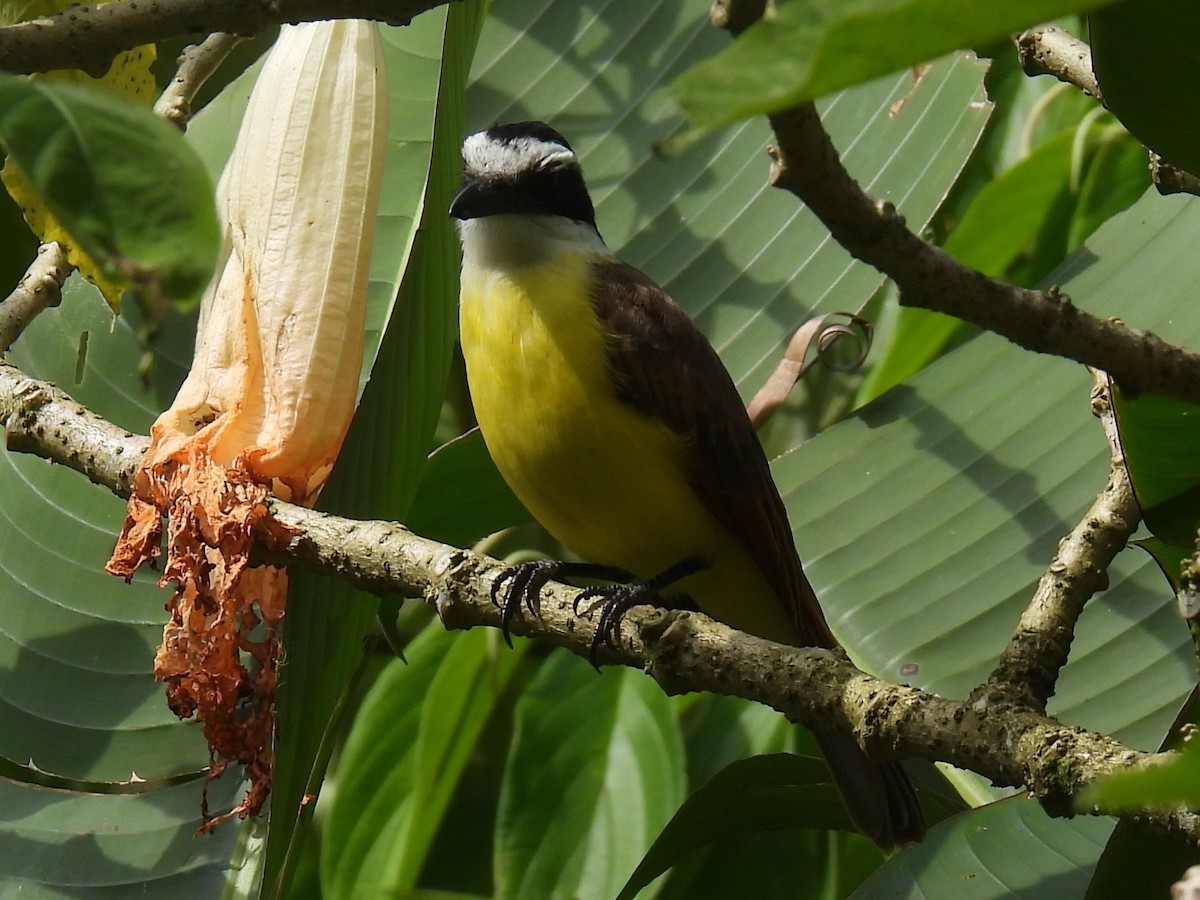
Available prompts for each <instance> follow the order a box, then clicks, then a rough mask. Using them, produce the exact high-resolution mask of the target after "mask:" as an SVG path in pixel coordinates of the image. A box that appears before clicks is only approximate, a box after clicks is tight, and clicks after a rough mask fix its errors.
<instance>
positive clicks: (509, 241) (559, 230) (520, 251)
mask: <svg viewBox="0 0 1200 900" xmlns="http://www.w3.org/2000/svg"><path fill="white" fill-rule="evenodd" d="M458 233H459V237H460V238H461V239H462V248H463V268H464V269H468V268H476V267H483V268H487V269H513V268H520V267H522V266H531V265H538V264H541V263H546V262H548V261H550V260H552V259H555V258H556V257H559V256H561V255H564V254H579V253H591V254H596V255H598V256H605V257H611V256H612V251H611V250H609V249H608V246H607V245H606V244H605V243H604V239H603V238H602V237H600V233H599V232H598V231H596V229H595V228H593V227H592V226H591V225H589V224H587V223H586V222H576V221H574V220H573V219H566V218H563V217H562V216H525V215H499V216H484V217H482V218H478V219H467V220H466V221H464V222H459V223H458Z"/></svg>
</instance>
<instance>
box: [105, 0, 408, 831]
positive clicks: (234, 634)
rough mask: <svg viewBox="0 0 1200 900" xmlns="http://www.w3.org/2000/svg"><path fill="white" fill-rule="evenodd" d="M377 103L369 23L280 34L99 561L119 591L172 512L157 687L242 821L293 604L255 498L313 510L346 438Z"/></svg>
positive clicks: (149, 553) (256, 782)
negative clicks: (205, 282)
mask: <svg viewBox="0 0 1200 900" xmlns="http://www.w3.org/2000/svg"><path fill="white" fill-rule="evenodd" d="M386 102H387V86H386V82H385V78H384V63H383V58H382V48H381V46H380V42H379V34H378V30H377V29H376V27H375V26H374V25H372V24H370V23H367V22H360V21H353V20H341V21H332V22H317V23H307V24H302V25H296V26H285V27H284V28H283V30H282V31H281V33H280V36H279V39H278V41H277V42H276V44H275V47H274V48H273V49H272V50H271V53H270V55H269V56H268V58H267V60H266V63H265V65H264V67H263V70H262V72H261V74H260V75H259V78H258V82H257V84H256V86H255V88H254V91H253V93H252V94H251V97H250V102H249V106H248V107H247V109H246V114H245V117H244V118H243V120H242V126H241V130H240V132H239V134H238V139H237V143H236V144H235V147H234V151H233V155H232V156H231V157H230V160H229V163H228V164H227V165H226V167H225V171H224V173H223V175H222V177H221V180H220V182H219V184H218V186H217V208H218V212H219V213H220V215H221V218H222V222H223V242H222V251H221V257H220V260H219V262H218V268H217V273H216V275H215V276H214V278H213V281H212V283H211V284H210V285H209V288H208V290H207V291H206V292H205V294H204V297H203V299H202V301H201V312H200V322H199V330H198V333H197V337H196V353H195V358H194V360H193V363H192V368H191V371H190V372H189V374H188V377H187V379H186V380H185V381H184V383H183V386H182V387H181V388H180V390H179V393H178V395H177V396H176V397H175V402H174V403H173V404H172V405H171V408H170V409H168V410H167V411H166V412H164V413H163V414H162V415H161V416H159V418H158V420H157V421H156V422H155V424H154V426H153V428H152V429H151V432H150V436H151V445H150V449H149V450H148V451H147V453H146V456H145V458H144V460H143V463H142V467H141V469H140V470H139V472H138V474H137V476H136V478H135V480H134V491H133V496H132V497H131V499H130V501H129V508H128V515H127V518H126V521H125V526H124V529H123V530H122V534H121V537H120V539H119V540H118V542H117V546H116V549H115V550H114V551H113V556H112V559H110V560H109V563H108V566H107V568H108V571H110V572H112V573H113V574H116V575H120V576H122V577H124V578H126V579H129V578H130V577H132V575H133V572H134V571H135V570H136V569H137V568H138V566H140V565H141V564H142V563H143V562H147V561H150V560H152V559H153V558H154V557H155V556H156V555H158V553H159V550H160V546H161V543H162V522H163V516H164V515H165V516H166V519H167V522H168V529H167V536H166V537H167V540H166V545H167V562H166V566H165V567H164V570H163V575H162V578H161V579H160V583H162V584H164V585H166V584H168V583H171V582H174V584H175V585H176V591H175V594H174V596H173V597H172V598H171V600H170V601H169V602H168V604H167V609H168V610H169V611H170V612H171V621H170V622H169V623H168V625H167V626H166V629H165V631H164V634H163V643H162V646H161V647H160V648H159V652H158V655H157V658H156V660H155V675H156V677H158V678H159V679H161V680H163V681H165V682H166V684H167V701H168V704H169V705H170V706H171V708H172V710H174V711H175V712H176V714H178V715H180V716H181V717H188V716H192V715H194V716H196V718H197V719H199V720H200V721H201V722H202V723H203V727H204V733H205V737H206V738H207V739H208V742H209V749H210V753H211V754H212V760H213V765H212V767H211V768H210V778H211V777H215V776H216V775H218V774H220V773H221V772H222V771H223V770H224V768H225V767H226V766H227V765H228V764H229V763H231V762H238V763H241V764H242V765H244V766H245V767H246V772H247V776H248V777H249V780H250V783H251V787H250V790H249V793H248V794H247V796H246V797H245V798H244V800H243V801H242V803H241V804H240V805H239V806H238V808H237V809H235V810H234V811H233V812H234V813H237V814H239V815H242V816H245V815H249V814H251V813H254V812H257V811H258V809H259V808H260V807H261V805H262V803H263V801H264V800H265V799H266V796H267V792H268V791H269V789H270V780H271V757H270V738H271V733H272V730H273V717H274V693H275V683H276V672H277V665H278V658H279V647H278V641H279V626H280V623H281V621H282V619H283V614H284V608H285V603H286V593H287V575H286V572H284V571H283V570H282V569H278V568H275V567H272V566H259V567H253V566H251V565H250V554H251V551H252V549H253V547H254V546H255V543H256V542H258V541H261V540H262V539H263V538H264V536H265V537H267V538H273V539H275V540H285V539H286V537H287V535H286V534H284V533H283V529H282V528H281V527H280V526H277V525H275V524H274V523H273V522H272V521H271V518H270V515H269V510H268V507H267V499H268V496H269V495H270V494H272V493H273V494H275V495H276V496H279V497H282V498H284V499H287V500H291V501H292V502H295V503H301V504H305V505H311V504H312V502H313V501H314V500H315V499H316V496H317V493H318V491H319V490H320V488H321V486H322V485H323V484H324V482H325V479H326V478H327V477H328V475H329V472H330V469H331V468H332V466H333V462H334V460H335V459H336V457H337V454H338V451H339V449H340V448H341V444H342V441H343V439H344V438H345V435H346V432H347V430H348V429H349V426H350V419H351V417H352V415H353V412H354V406H355V400H356V397H357V390H358V375H359V368H360V365H361V361H362V353H363V322H364V311H365V304H366V291H367V278H368V265H369V261H370V256H371V245H372V241H373V236H374V227H375V212H376V200H377V197H378V194H379V185H380V180H381V177H382V169H383V154H384V146H385V141H386V133H387V106H386ZM232 814H233V813H230V815H232ZM221 818H224V817H218V818H217V819H213V820H211V821H208V820H207V811H206V821H207V822H208V824H209V825H211V824H215V822H217V821H219V820H220V819H221Z"/></svg>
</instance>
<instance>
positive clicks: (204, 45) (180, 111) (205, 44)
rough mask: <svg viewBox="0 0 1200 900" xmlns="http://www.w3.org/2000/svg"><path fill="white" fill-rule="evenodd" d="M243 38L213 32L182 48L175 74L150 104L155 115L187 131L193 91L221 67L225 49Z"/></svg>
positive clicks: (194, 96) (194, 97)
mask: <svg viewBox="0 0 1200 900" xmlns="http://www.w3.org/2000/svg"><path fill="white" fill-rule="evenodd" d="M244 40H245V38H243V37H241V36H240V35H236V34H226V33H224V32H217V33H216V34H210V35H209V36H208V37H206V38H205V39H204V40H203V41H201V42H200V43H199V44H191V45H189V46H188V47H185V48H184V50H183V52H182V53H181V54H179V59H178V60H176V64H177V66H178V68H177V69H176V70H175V77H174V78H172V79H171V83H170V84H168V85H167V86H166V88H165V89H164V90H163V92H162V95H161V96H160V97H159V98H158V100H157V101H156V102H155V104H154V113H155V115H158V116H161V117H162V118H164V119H166V120H167V121H168V122H170V123H172V124H173V125H177V126H178V127H179V130H180V131H187V126H188V121H189V120H190V119H191V118H192V102H193V101H194V100H195V99H196V94H197V93H198V92H199V91H200V88H201V87H203V86H204V82H206V81H208V79H209V78H211V77H212V75H213V74H214V73H215V72H216V71H217V69H219V68H220V67H221V63H223V62H224V61H225V57H227V56H228V55H229V51H230V50H232V49H233V48H234V47H236V46H237V45H238V44H240V43H241V42H242V41H244Z"/></svg>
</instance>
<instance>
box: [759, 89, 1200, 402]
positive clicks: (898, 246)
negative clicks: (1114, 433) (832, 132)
mask: <svg viewBox="0 0 1200 900" xmlns="http://www.w3.org/2000/svg"><path fill="white" fill-rule="evenodd" d="M769 118H770V121H771V126H772V127H773V128H774V130H775V137H776V140H777V141H778V145H777V146H776V147H774V148H772V156H773V157H774V159H775V164H774V166H773V167H772V172H771V183H772V184H774V185H775V186H776V187H781V188H783V189H785V190H788V191H791V192H792V193H793V194H795V195H796V196H797V197H799V198H800V200H802V201H803V202H804V203H805V205H807V206H808V208H809V209H811V210H812V211H813V212H814V213H815V214H816V216H817V218H819V219H820V220H821V221H822V222H823V223H824V224H825V227H826V228H828V229H829V231H830V233H831V234H832V235H833V237H834V239H835V240H836V241H837V242H838V243H839V244H841V245H842V246H843V247H845V248H846V249H847V250H848V251H850V253H851V254H852V255H854V256H855V257H857V258H858V259H860V260H862V261H863V262H865V263H868V264H870V265H872V266H874V267H875V268H876V269H878V270H879V271H880V272H882V273H883V274H885V275H887V276H888V277H889V278H891V279H892V280H893V281H894V282H895V283H896V286H897V287H898V288H899V289H900V302H901V304H902V305H905V306H918V307H923V308H925V309H932V310H936V311H938V312H943V313H947V314H949V315H952V316H955V317H956V318H959V319H963V320H964V321H967V322H971V323H973V324H975V325H979V326H980V327H982V328H986V329H988V330H989V331H994V332H996V333H997V334H1000V335H1003V336H1004V337H1006V338H1008V339H1009V340H1010V341H1012V342H1013V343H1015V344H1017V345H1019V346H1021V347H1024V348H1025V349H1026V350H1033V351H1035V352H1037V353H1051V354H1054V355H1056V356H1063V357H1066V358H1067V359H1073V360H1075V361H1076V362H1081V363H1084V364H1086V365H1089V366H1094V367H1095V368H1098V369H1103V370H1104V371H1105V372H1108V373H1109V374H1110V375H1111V376H1113V378H1115V379H1116V380H1117V382H1118V383H1119V384H1120V385H1121V386H1122V388H1125V389H1126V390H1129V391H1132V392H1135V393H1136V392H1145V393H1152V394H1160V395H1162V396H1164V397H1175V398H1176V399H1179V400H1187V401H1189V402H1192V403H1200V354H1197V353H1195V352H1193V351H1191V350H1186V349H1184V348H1182V347H1177V346H1175V345H1173V344H1169V343H1167V342H1166V341H1164V340H1162V339H1161V338H1158V337H1156V336H1155V335H1153V334H1151V333H1149V332H1146V331H1139V330H1137V329H1135V328H1129V327H1127V326H1125V325H1124V324H1122V323H1121V322H1119V321H1117V320H1115V319H1101V318H1098V317H1097V316H1094V315H1092V314H1091V313H1088V312H1085V311H1084V310H1081V309H1079V308H1077V307H1076V306H1075V305H1074V304H1072V303H1071V300H1070V298H1069V297H1067V296H1066V295H1065V294H1063V293H1062V292H1060V291H1058V290H1057V289H1055V288H1051V289H1049V290H1046V291H1031V290H1026V289H1024V288H1018V287H1015V286H1013V285H1011V284H1007V283H1005V282H1003V281H998V280H996V279H994V278H989V277H987V276H986V275H984V274H983V273H981V272H977V271H976V270H974V269H972V268H970V267H969V266H965V265H963V264H962V263H960V262H959V261H958V260H957V259H955V258H954V257H953V256H951V255H950V254H948V253H946V252H945V251H944V250H942V249H940V248H938V247H934V246H932V245H930V244H927V243H925V241H923V240H921V238H919V237H918V236H917V235H915V234H913V232H911V231H910V230H909V229H908V227H907V226H906V225H905V223H904V217H903V216H901V215H899V214H898V213H897V212H896V209H895V207H893V206H892V204H891V203H888V202H886V201H879V202H877V201H875V200H872V199H871V198H870V197H869V196H868V195H867V194H866V192H865V191H863V189H862V188H861V187H860V186H859V185H858V183H857V182H856V181H855V180H854V179H853V178H851V177H850V174H849V173H848V172H847V171H846V169H845V167H844V166H843V165H842V162H841V159H840V158H839V156H838V153H837V150H836V149H835V148H834V146H833V142H832V141H830V139H829V135H828V134H827V133H826V132H825V129H824V127H823V126H822V125H821V120H820V117H819V116H818V115H817V112H816V109H815V108H814V107H813V106H812V105H811V104H805V105H803V106H800V107H797V108H795V109H791V110H788V111H786V112H781V113H777V114H775V115H772V116H770V117H769Z"/></svg>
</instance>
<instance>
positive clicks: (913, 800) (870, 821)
mask: <svg viewBox="0 0 1200 900" xmlns="http://www.w3.org/2000/svg"><path fill="white" fill-rule="evenodd" d="M813 737H815V738H816V740H817V746H818V747H820V748H821V753H822V754H823V755H824V756H825V762H826V763H827V764H828V765H829V771H830V772H831V773H832V774H833V780H834V783H835V784H836V785H837V788H838V792H839V793H840V794H841V795H842V801H843V802H844V803H845V804H846V810H847V811H848V812H849V813H850V818H851V820H853V822H854V824H855V826H856V827H857V828H858V830H859V831H861V832H862V833H863V834H865V835H866V836H867V837H869V838H870V839H871V840H873V841H874V842H875V843H876V844H878V845H879V848H880V849H881V850H883V851H885V852H886V851H888V850H891V849H893V848H894V847H896V846H904V845H907V844H917V843H920V841H921V839H922V838H924V837H925V817H924V816H923V815H922V813H921V805H920V803H918V802H917V792H916V790H915V789H914V788H913V786H912V782H911V781H909V780H908V773H906V772H905V771H904V767H903V766H902V765H901V764H900V763H898V762H875V761H874V760H872V759H871V758H870V757H868V756H867V754H866V753H864V752H863V749H862V748H861V747H860V746H858V741H856V740H855V739H854V736H853V735H851V734H849V733H847V732H844V731H834V730H825V729H821V730H820V731H814V732H813Z"/></svg>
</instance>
